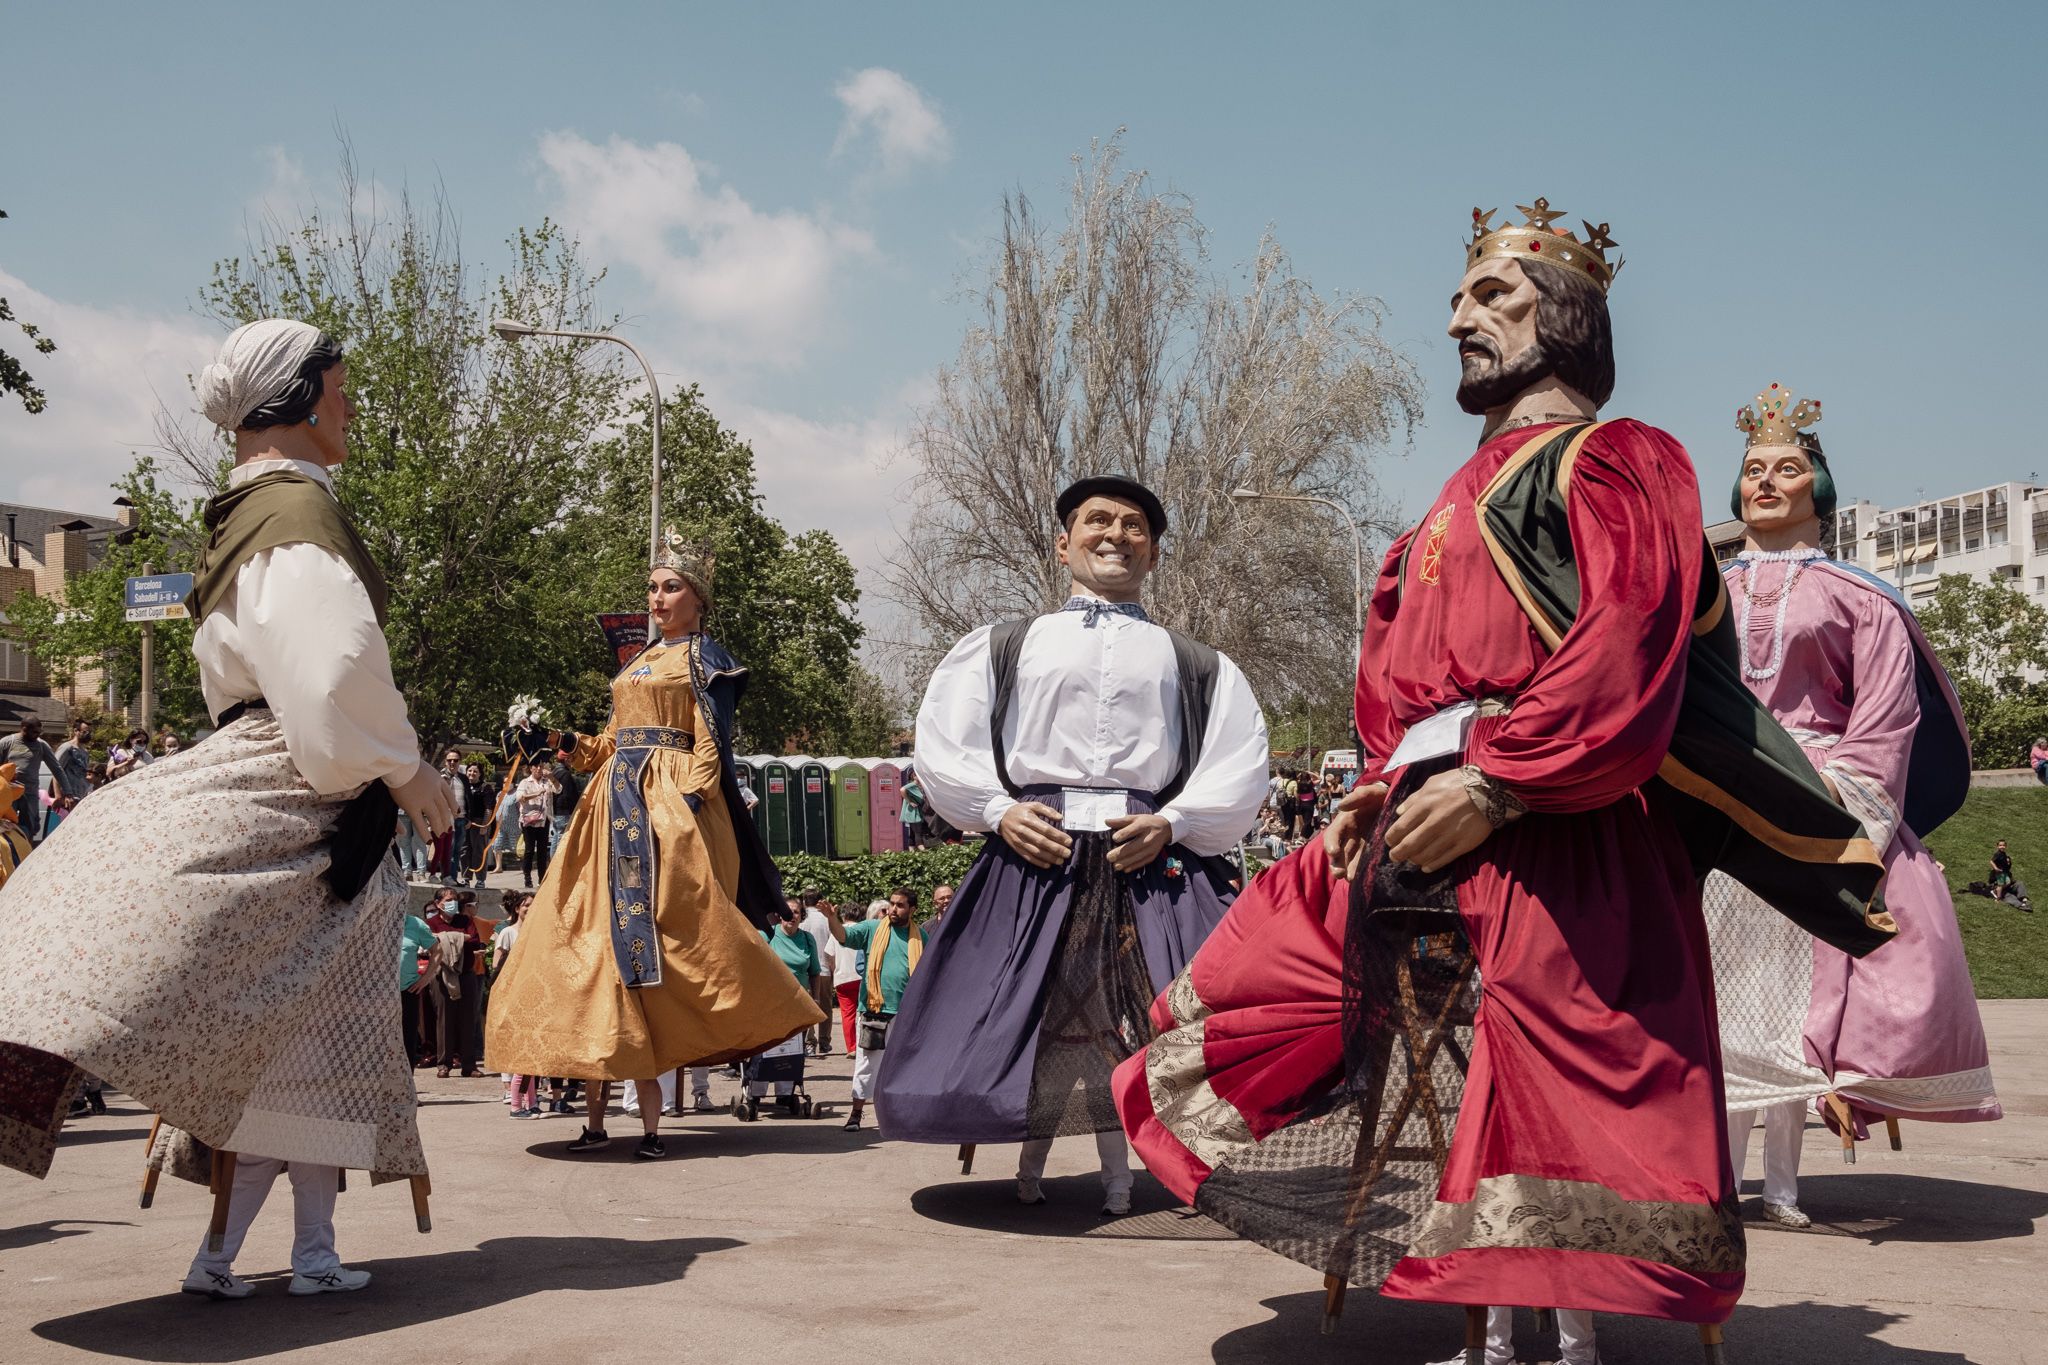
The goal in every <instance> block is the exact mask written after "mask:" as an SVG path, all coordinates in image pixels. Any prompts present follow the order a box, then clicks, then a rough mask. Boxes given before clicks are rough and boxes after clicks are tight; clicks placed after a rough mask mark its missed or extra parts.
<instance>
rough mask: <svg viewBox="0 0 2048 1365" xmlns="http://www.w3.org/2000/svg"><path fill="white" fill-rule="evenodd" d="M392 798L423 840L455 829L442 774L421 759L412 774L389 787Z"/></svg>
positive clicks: (451, 804) (435, 837)
mask: <svg viewBox="0 0 2048 1365" xmlns="http://www.w3.org/2000/svg"><path fill="white" fill-rule="evenodd" d="M391 799H392V800H394V801H396V802H397V803H398V808H399V809H400V810H402V811H404V812H405V813H406V815H408V816H409V817H411V819H412V827H413V828H414V829H415V830H417V831H418V832H419V835H420V837H421V838H422V839H429V840H431V839H438V838H440V837H441V836H442V835H444V834H446V833H447V832H448V831H449V830H452V829H454V828H455V803H454V801H452V800H450V799H449V796H448V784H447V782H446V781H444V780H443V778H442V776H441V774H440V773H439V772H437V771H436V770H434V769H433V768H430V767H428V766H427V764H426V763H425V762H424V761H422V762H421V763H420V764H419V765H418V766H417V767H415V768H414V769H413V770H412V776H411V777H408V778H407V779H405V781H404V782H403V783H401V784H400V785H398V786H396V787H393V788H391Z"/></svg>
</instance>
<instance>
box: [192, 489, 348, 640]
mask: <svg viewBox="0 0 2048 1365" xmlns="http://www.w3.org/2000/svg"><path fill="white" fill-rule="evenodd" d="M206 529H207V532H208V535H207V539H206V544H205V546H203V547H202V548H201V549H200V551H199V558H198V561H197V562H196V563H194V564H193V566H192V600H191V607H192V619H193V621H194V622H195V623H196V622H198V621H202V620H204V619H205V618H206V615H207V613H208V612H211V611H212V610H213V609H214V608H215V607H217V606H219V605H220V599H221V598H222V597H224V596H226V595H227V590H228V589H229V588H231V587H233V586H234V582H235V574H236V573H237V572H238V571H239V570H240V569H241V567H242V566H243V565H244V564H246V563H248V562H249V560H250V559H252V558H253V557H255V556H256V555H257V554H259V553H261V552H262V551H264V550H274V549H276V548H278V547H279V546H280V545H292V544H296V543H298V542H300V541H305V542H306V543H308V544H311V545H318V546H319V547H320V548H321V549H323V550H328V551H331V552H332V553H333V554H335V555H336V556H338V557H339V558H340V559H341V562H342V563H344V564H346V565H348V567H349V568H350V569H351V570H352V571H354V573H355V576H356V577H357V578H359V579H361V580H362V584H363V588H364V589H365V590H366V591H367V592H368V593H369V594H370V606H371V607H372V608H373V609H374V610H375V611H376V613H377V624H378V625H379V626H382V625H384V624H385V611H386V608H387V606H388V601H387V594H386V590H385V586H384V574H383V571H382V570H380V569H379V568H378V567H377V561H376V560H375V559H372V558H371V557H370V548H369V547H368V546H367V545H365V544H363V538H362V537H361V536H360V535H357V534H356V528H355V526H354V525H353V524H351V523H350V521H349V519H348V514H347V513H345V512H343V511H342V510H341V504H340V503H338V502H336V501H335V500H334V497H333V495H332V494H330V493H329V492H328V491H327V490H326V489H325V488H322V487H321V486H320V485H319V484H318V483H316V482H314V481H313V480H312V479H309V478H307V477H306V476H305V475H304V474H301V473H299V472H298V471H297V470H293V469H280V470H278V471H276V472H275V473H270V474H259V475H258V476H257V477H255V478H253V479H251V480H249V482H247V483H245V484H243V485H242V486H241V487H239V488H230V489H229V490H228V491H227V492H225V493H222V494H221V495H220V496H218V497H216V498H215V499H214V500H213V501H212V502H210V503H208V504H207V505H206Z"/></svg>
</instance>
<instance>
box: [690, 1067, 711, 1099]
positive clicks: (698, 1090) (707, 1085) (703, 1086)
mask: <svg viewBox="0 0 2048 1365" xmlns="http://www.w3.org/2000/svg"><path fill="white" fill-rule="evenodd" d="M690 1093H691V1094H692V1095H708V1094H710V1093H711V1068H710V1067H708V1066H693V1067H691V1068H690Z"/></svg>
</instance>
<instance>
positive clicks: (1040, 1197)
mask: <svg viewBox="0 0 2048 1365" xmlns="http://www.w3.org/2000/svg"><path fill="white" fill-rule="evenodd" d="M1017 1202H1018V1203H1020V1204H1043V1203H1044V1202H1045V1191H1044V1190H1041V1189H1039V1188H1038V1181H1037V1180H1036V1179H1035V1178H1033V1177H1031V1176H1028V1175H1020V1176H1018V1177H1017Z"/></svg>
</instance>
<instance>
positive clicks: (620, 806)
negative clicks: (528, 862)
mask: <svg viewBox="0 0 2048 1365" xmlns="http://www.w3.org/2000/svg"><path fill="white" fill-rule="evenodd" d="M617 744H618V752H617V754H616V755H615V756H614V757H613V759H612V802H611V806H612V828H611V873H612V876H611V882H612V954H613V956H615V957H616V958H617V959H618V964H619V980H621V981H623V982H624V983H625V984H626V988H627V989H628V990H635V989H638V988H639V987H642V986H659V985H660V984H661V941H660V939H659V938H658V937H657V936H656V934H655V931H654V875H655V865H654V864H655V859H654V828H653V826H652V824H651V823H650V822H649V821H648V819H647V797H646V795H645V793H643V792H642V791H641V790H640V776H641V774H642V773H643V772H645V771H646V769H647V760H648V758H649V757H650V756H652V755H653V753H654V751H655V750H656V749H689V748H691V747H692V746H693V745H694V744H695V740H694V739H693V738H692V736H691V735H690V733H689V732H688V731H686V730H677V729H672V728H670V727H668V726H665V725H629V726H623V727H621V728H620V729H619V731H618V735H617Z"/></svg>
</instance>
